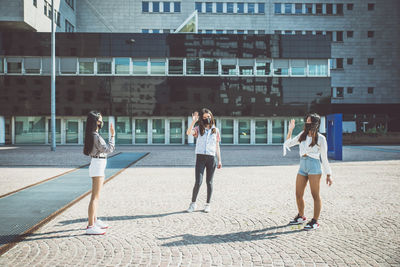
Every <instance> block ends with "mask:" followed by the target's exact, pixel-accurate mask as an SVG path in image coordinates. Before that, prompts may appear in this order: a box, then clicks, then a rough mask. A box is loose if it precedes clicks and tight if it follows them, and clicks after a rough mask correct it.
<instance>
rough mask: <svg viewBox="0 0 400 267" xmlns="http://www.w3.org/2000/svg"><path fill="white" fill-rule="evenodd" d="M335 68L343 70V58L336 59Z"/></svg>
mask: <svg viewBox="0 0 400 267" xmlns="http://www.w3.org/2000/svg"><path fill="white" fill-rule="evenodd" d="M309 64H310V63H309ZM336 68H338V69H343V58H337V59H336Z"/></svg>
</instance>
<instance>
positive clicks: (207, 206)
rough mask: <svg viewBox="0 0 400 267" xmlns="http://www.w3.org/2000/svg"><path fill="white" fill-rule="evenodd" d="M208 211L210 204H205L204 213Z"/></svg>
mask: <svg viewBox="0 0 400 267" xmlns="http://www.w3.org/2000/svg"><path fill="white" fill-rule="evenodd" d="M210 211H211V206H210V203H207V204H206V205H205V206H204V212H206V213H209V212H210Z"/></svg>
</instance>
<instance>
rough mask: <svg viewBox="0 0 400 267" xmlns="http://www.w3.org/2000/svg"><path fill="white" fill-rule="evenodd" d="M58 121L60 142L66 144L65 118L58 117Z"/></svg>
mask: <svg viewBox="0 0 400 267" xmlns="http://www.w3.org/2000/svg"><path fill="white" fill-rule="evenodd" d="M60 123H61V144H62V145H65V144H66V140H67V133H66V129H67V127H66V123H67V120H66V119H64V118H61V119H60Z"/></svg>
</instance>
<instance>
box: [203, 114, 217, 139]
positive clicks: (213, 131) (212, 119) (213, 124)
mask: <svg viewBox="0 0 400 267" xmlns="http://www.w3.org/2000/svg"><path fill="white" fill-rule="evenodd" d="M204 114H210V115H211V127H212V126H215V119H214V115H213V114H212V112H211V110H209V109H208V108H203V109H202V110H201V112H200V116H199V129H200V135H201V136H203V134H204V132H205V129H206V126H205V125H204V123H203V115H204ZM211 132H212V133H213V134H214V133H216V132H217V131H216V129H215V128H213V129H212V131H211Z"/></svg>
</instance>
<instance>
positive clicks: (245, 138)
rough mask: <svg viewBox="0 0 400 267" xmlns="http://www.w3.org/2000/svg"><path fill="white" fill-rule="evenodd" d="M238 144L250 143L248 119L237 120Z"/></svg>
mask: <svg viewBox="0 0 400 267" xmlns="http://www.w3.org/2000/svg"><path fill="white" fill-rule="evenodd" d="M238 134H239V144H250V120H239V133H238Z"/></svg>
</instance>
